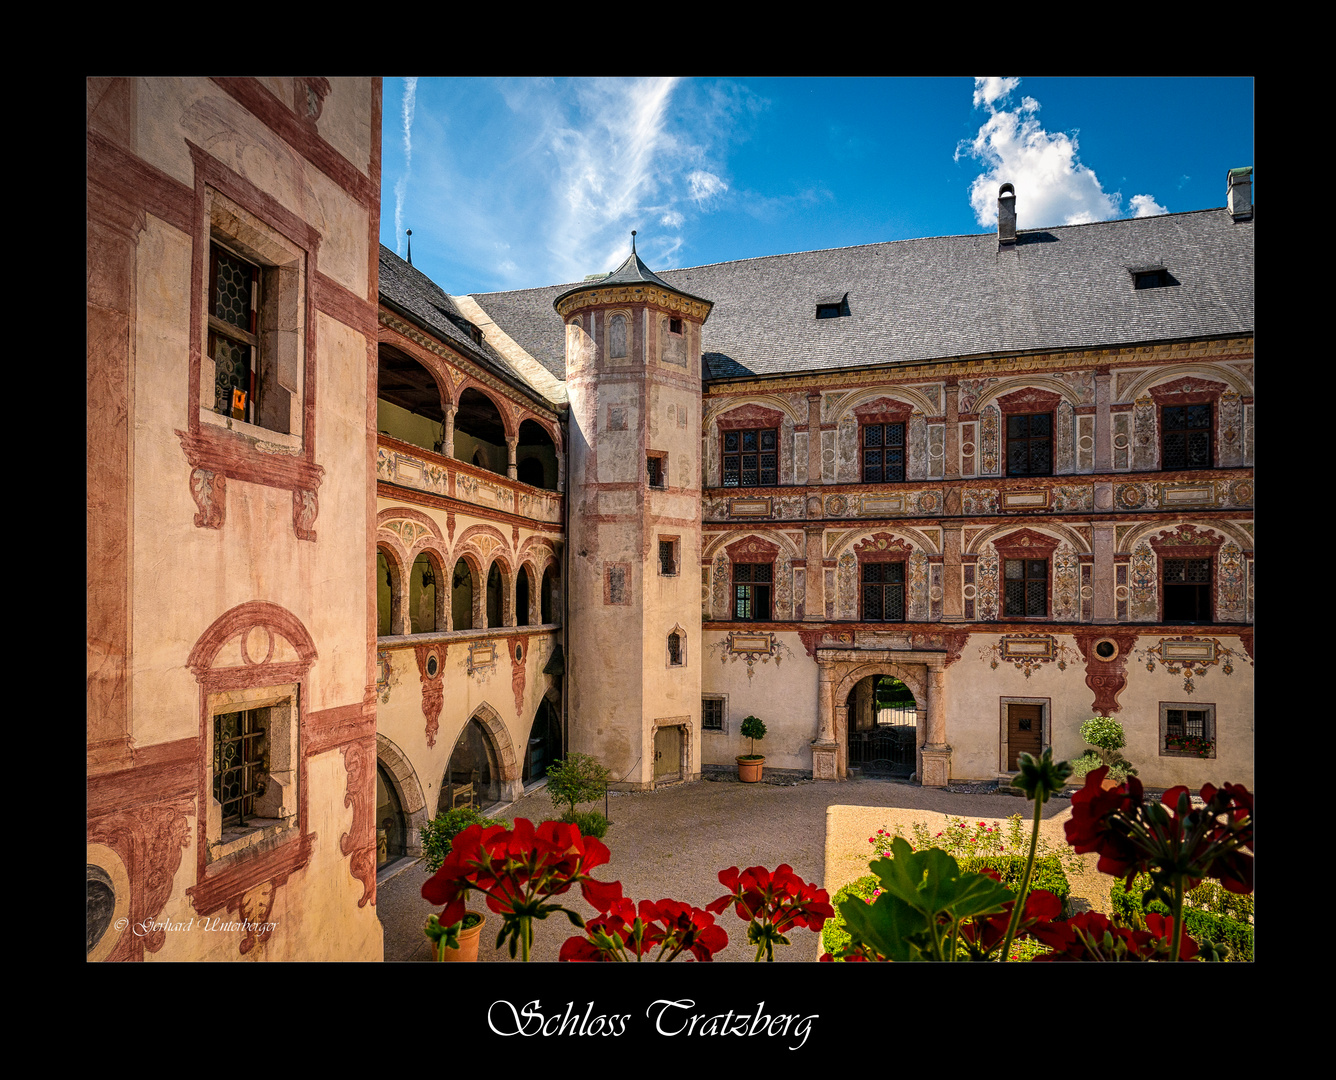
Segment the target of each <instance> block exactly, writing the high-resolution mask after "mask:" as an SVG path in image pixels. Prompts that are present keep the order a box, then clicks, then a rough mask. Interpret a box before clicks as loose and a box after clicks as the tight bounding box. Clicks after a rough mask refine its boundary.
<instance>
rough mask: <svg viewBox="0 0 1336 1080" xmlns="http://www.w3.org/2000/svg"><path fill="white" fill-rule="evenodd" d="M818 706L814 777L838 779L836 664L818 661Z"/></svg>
mask: <svg viewBox="0 0 1336 1080" xmlns="http://www.w3.org/2000/svg"><path fill="white" fill-rule="evenodd" d="M816 707H817V717H818V721H819V727H818V729H817V736H816V738H815V739H813V740H812V779H813V780H838V779H840V775H839V750H840V747H839V744H838V743H837V742H836V741H835V665H834V664H832V663H830V662H829V661H824V662H823V661H819V660H818V661H817V683H816Z"/></svg>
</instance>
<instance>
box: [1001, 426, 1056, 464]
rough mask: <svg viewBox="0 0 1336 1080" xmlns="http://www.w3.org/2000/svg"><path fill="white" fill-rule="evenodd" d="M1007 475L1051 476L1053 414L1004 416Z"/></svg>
mask: <svg viewBox="0 0 1336 1080" xmlns="http://www.w3.org/2000/svg"><path fill="white" fill-rule="evenodd" d="M1007 475H1008V476H1052V475H1053V414H1052V413H1030V414H1026V415H1021V416H1014V415H1009V416H1008V417H1007Z"/></svg>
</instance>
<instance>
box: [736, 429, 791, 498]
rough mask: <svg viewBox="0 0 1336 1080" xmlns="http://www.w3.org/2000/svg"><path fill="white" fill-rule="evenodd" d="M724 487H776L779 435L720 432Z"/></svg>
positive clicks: (771, 430)
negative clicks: (721, 434)
mask: <svg viewBox="0 0 1336 1080" xmlns="http://www.w3.org/2000/svg"><path fill="white" fill-rule="evenodd" d="M723 465H724V487H774V486H775V485H777V484H778V483H779V432H778V431H777V430H775V429H773V428H771V429H768V430H760V431H726V432H724V461H723Z"/></svg>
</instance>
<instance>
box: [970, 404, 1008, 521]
mask: <svg viewBox="0 0 1336 1080" xmlns="http://www.w3.org/2000/svg"><path fill="white" fill-rule="evenodd" d="M1001 417H1002V414H1001V412H999V411H998V408H997V406H996V405H985V406H984V408H983V411H982V412H980V413H979V475H980V476H997V475H998V474H999V472H1000V471H1001V468H1002V447H1001V445H1000V441H1001V432H1002V419H1001ZM970 512H971V511H968V510H967V511H966V513H970Z"/></svg>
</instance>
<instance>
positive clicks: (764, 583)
mask: <svg viewBox="0 0 1336 1080" xmlns="http://www.w3.org/2000/svg"><path fill="white" fill-rule="evenodd" d="M774 576H775V568H774V566H773V565H772V564H771V563H735V564H734V566H733V618H734V619H736V620H738V621H739V622H769V621H770V586H771V583H772V582H773V581H774Z"/></svg>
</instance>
